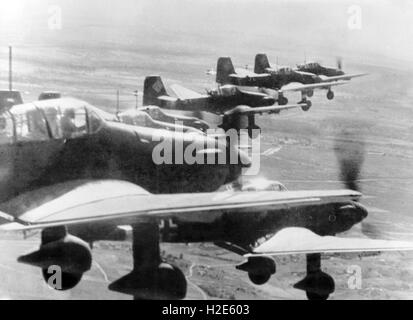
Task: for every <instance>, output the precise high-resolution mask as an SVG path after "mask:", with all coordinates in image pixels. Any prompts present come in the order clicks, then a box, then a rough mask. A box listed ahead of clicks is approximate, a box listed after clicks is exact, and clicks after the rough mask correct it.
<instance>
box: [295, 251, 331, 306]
mask: <svg viewBox="0 0 413 320" xmlns="http://www.w3.org/2000/svg"><path fill="white" fill-rule="evenodd" d="M294 288H296V289H300V290H304V291H305V293H306V295H307V298H308V299H309V300H327V299H328V297H329V296H330V294H331V293H333V292H334V289H335V284H334V280H333V278H332V277H331V276H330V275H328V274H327V273H325V272H323V271H321V255H320V254H319V253H315V254H307V275H306V277H305V278H304V279H303V280H301V281H299V282H298V283H296V284H295V285H294Z"/></svg>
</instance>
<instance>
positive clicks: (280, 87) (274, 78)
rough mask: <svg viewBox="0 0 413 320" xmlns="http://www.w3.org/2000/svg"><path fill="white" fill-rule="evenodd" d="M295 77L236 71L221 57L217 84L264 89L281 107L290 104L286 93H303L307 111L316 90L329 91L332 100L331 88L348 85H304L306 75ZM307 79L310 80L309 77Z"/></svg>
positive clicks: (230, 61)
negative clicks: (309, 98)
mask: <svg viewBox="0 0 413 320" xmlns="http://www.w3.org/2000/svg"><path fill="white" fill-rule="evenodd" d="M295 75H296V76H294V77H292V76H288V77H285V76H283V77H280V75H279V74H278V73H274V72H266V73H257V72H251V71H250V70H247V69H242V68H237V69H235V68H234V65H233V63H232V60H231V58H229V57H221V58H219V59H218V62H217V73H216V82H217V83H218V84H220V85H226V84H232V85H236V86H244V87H245V86H247V87H249V86H252V87H259V88H262V89H261V90H262V91H263V92H265V93H267V94H269V95H270V96H273V97H275V98H276V100H277V101H278V104H280V105H285V104H287V103H288V99H287V98H286V97H285V93H286V92H301V101H300V102H299V103H305V104H307V110H308V109H309V108H310V107H311V101H310V100H308V99H307V97H311V96H313V93H314V90H316V89H325V90H327V91H328V93H327V98H328V99H329V100H331V99H333V98H334V93H333V91H332V90H331V88H332V87H334V86H339V85H343V84H346V83H347V82H345V81H328V82H325V81H323V82H315V81H313V82H309V83H306V84H302V83H304V82H303V78H304V75H303V74H300V77H299V78H298V73H296V74H295ZM305 79H308V75H307V76H306V77H305ZM298 80H301V81H298Z"/></svg>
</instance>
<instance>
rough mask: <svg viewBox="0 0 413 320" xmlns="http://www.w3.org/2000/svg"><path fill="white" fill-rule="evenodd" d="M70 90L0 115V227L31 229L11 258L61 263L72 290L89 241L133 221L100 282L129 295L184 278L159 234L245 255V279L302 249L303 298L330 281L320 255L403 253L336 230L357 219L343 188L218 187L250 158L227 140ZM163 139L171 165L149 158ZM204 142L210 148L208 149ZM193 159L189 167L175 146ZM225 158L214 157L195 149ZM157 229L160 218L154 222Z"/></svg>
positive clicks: (155, 295)
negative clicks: (123, 113) (114, 274)
mask: <svg viewBox="0 0 413 320" xmlns="http://www.w3.org/2000/svg"><path fill="white" fill-rule="evenodd" d="M107 117H108V118H109V119H111V117H110V116H108V115H107V114H106V113H104V112H103V111H101V110H99V109H97V108H95V107H93V106H91V105H90V104H88V103H86V102H83V101H80V100H76V99H71V98H63V99H56V100H44V101H38V102H33V103H27V104H22V105H15V106H13V107H11V108H10V109H8V110H6V111H4V112H3V113H2V114H1V116H0V120H1V121H0V151H1V152H0V165H1V170H0V173H1V179H0V203H1V204H0V210H1V211H0V221H1V223H2V225H1V229H2V230H15V231H25V230H26V231H28V230H41V243H40V247H39V249H38V250H36V251H34V252H32V253H28V254H27V255H24V256H21V257H19V258H18V261H20V262H22V263H26V264H30V265H33V266H36V267H39V268H40V269H41V270H42V274H43V276H44V279H45V281H48V280H49V279H50V277H51V276H52V275H51V274H49V271H48V270H49V267H50V266H52V265H57V266H60V268H61V269H62V287H61V288H56V289H61V290H68V289H71V288H73V287H75V286H76V285H77V284H78V283H79V281H80V280H81V278H82V276H83V275H84V273H85V272H87V271H88V270H89V269H90V268H91V264H92V252H91V247H90V245H89V244H90V243H93V242H94V241H99V240H124V239H125V237H126V231H125V229H124V228H121V226H125V225H129V226H131V229H132V256H133V268H132V271H131V272H130V273H129V274H127V275H125V276H123V277H122V278H120V279H118V280H116V281H114V282H113V283H111V284H110V285H109V289H110V290H114V291H118V292H122V293H125V294H130V295H133V297H134V298H137V299H165V298H166V299H182V298H184V297H185V295H186V290H187V283H186V278H185V276H184V275H183V273H182V271H180V270H179V269H178V268H177V267H175V266H172V265H169V264H166V263H164V262H163V261H162V259H161V255H160V248H159V243H160V239H162V241H165V242H172V243H178V242H183V243H190V242H212V243H215V244H216V245H218V246H221V247H223V248H226V249H228V250H231V251H233V252H236V253H238V254H240V255H242V256H243V257H244V258H245V262H244V263H242V264H240V265H239V266H238V269H239V270H243V271H245V272H246V273H247V274H248V276H249V278H250V279H251V281H252V282H253V283H255V284H263V283H265V282H266V281H268V279H269V278H270V277H271V275H273V274H274V273H275V272H276V265H275V262H274V260H273V259H272V256H274V255H285V254H306V255H307V274H306V276H305V278H304V279H303V280H302V281H300V282H299V283H297V284H296V285H295V287H296V288H300V289H302V290H305V291H306V293H307V296H308V298H310V299H327V298H328V297H329V295H330V294H331V293H332V292H333V291H334V281H333V279H332V278H331V276H329V275H328V274H326V273H324V272H323V271H322V270H321V253H324V252H353V251H382V250H408V249H412V248H413V246H412V244H411V243H404V242H392V241H381V240H370V239H347V238H337V237H334V236H335V235H337V234H339V233H341V232H344V231H347V230H349V229H350V228H351V227H352V226H353V225H355V224H357V223H359V222H360V221H362V220H363V219H365V218H366V216H367V211H366V209H365V208H364V207H363V206H362V205H361V204H360V203H359V202H358V199H359V198H360V196H361V194H360V193H359V192H357V191H354V190H324V191H315V190H314V191H274V190H273V189H268V190H267V189H266V188H263V189H261V188H259V187H257V188H256V190H255V191H254V190H251V191H236V190H235V191H233V190H229V191H224V192H217V191H216V190H218V189H219V188H220V187H222V186H223V185H225V184H231V183H234V182H236V181H238V180H239V178H240V176H241V174H242V169H243V168H247V167H249V166H250V165H251V163H250V160H249V157H248V156H247V155H246V154H245V153H244V152H243V151H241V150H239V149H238V148H235V147H233V145H232V144H230V143H229V144H227V143H222V142H221V141H217V140H216V139H212V138H208V137H207V136H202V135H193V134H191V135H186V134H183V135H174V134H173V132H171V131H168V130H161V129H154V128H145V127H141V126H136V125H127V124H123V123H119V122H114V121H107V120H105V119H106V118H107ZM166 141H169V142H172V143H171V146H172V149H171V154H172V155H174V159H173V162H172V163H168V162H165V163H162V162H161V163H157V162H156V161H154V152H155V151H156V149H157V148H159V144H160V143H165V142H166ZM211 146H212V147H211ZM182 150H186V151H188V154H189V155H193V156H194V157H195V156H196V157H198V159H199V161H197V162H195V163H188V162H187V160H185V159H186V157H184V159H181V158H180V156H179V152H180V151H182ZM222 154H224V155H228V156H230V155H233V158H231V159H232V160H235V161H224V162H218V163H211V162H209V161H206V162H205V161H202V159H205V158H206V157H211V156H212V158H214V157H216V156H220V155H222ZM160 225H164V226H168V227H164V228H160Z"/></svg>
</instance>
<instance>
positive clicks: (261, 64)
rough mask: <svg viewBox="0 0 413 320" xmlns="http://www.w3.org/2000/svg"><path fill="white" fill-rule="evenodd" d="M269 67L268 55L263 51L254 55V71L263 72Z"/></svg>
mask: <svg viewBox="0 0 413 320" xmlns="http://www.w3.org/2000/svg"><path fill="white" fill-rule="evenodd" d="M268 68H271V66H270V63H269V61H268V57H267V55H266V54H265V53H259V54H257V55H256V56H255V67H254V72H255V73H265V69H268Z"/></svg>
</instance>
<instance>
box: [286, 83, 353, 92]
mask: <svg viewBox="0 0 413 320" xmlns="http://www.w3.org/2000/svg"><path fill="white" fill-rule="evenodd" d="M346 83H348V81H332V82H321V83H312V84H301V83H291V84H288V85H285V86H284V87H282V88H281V89H280V90H279V92H280V93H283V92H288V91H304V90H313V89H328V88H330V87H334V86H340V85H343V84H346Z"/></svg>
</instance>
